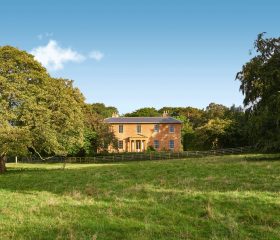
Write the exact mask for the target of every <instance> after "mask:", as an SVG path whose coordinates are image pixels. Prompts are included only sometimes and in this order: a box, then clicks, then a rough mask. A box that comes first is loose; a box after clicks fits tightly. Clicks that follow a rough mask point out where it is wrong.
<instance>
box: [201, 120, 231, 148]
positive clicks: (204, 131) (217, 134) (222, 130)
mask: <svg viewBox="0 0 280 240" xmlns="http://www.w3.org/2000/svg"><path fill="white" fill-rule="evenodd" d="M231 124H232V121H231V120H224V119H219V118H216V119H210V120H209V121H208V122H207V123H206V124H205V125H203V126H201V127H199V128H197V129H196V141H197V148H200V149H217V148H222V147H225V144H224V142H225V139H226V138H227V137H228V136H227V132H228V129H229V128H230V126H231Z"/></svg>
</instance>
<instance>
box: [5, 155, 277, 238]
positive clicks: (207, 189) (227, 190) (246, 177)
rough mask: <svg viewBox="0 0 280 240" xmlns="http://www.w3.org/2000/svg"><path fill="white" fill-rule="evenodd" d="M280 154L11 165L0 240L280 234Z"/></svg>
mask: <svg viewBox="0 0 280 240" xmlns="http://www.w3.org/2000/svg"><path fill="white" fill-rule="evenodd" d="M279 159H280V158H279V156H278V155H247V156H245V155H243V156H241V155H240V156H225V157H208V158H200V159H186V160H170V161H169V160H165V161H151V162H149V161H145V162H130V163H116V164H96V165H86V164H85V165H78V164H67V165H66V168H65V169H64V170H63V165H62V164H17V165H16V164H8V173H7V174H5V175H1V176H0V239H1V240H2V239H106V240H107V239H168V240H169V239H280V193H279V190H280V160H279Z"/></svg>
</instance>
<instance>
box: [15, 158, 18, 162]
mask: <svg viewBox="0 0 280 240" xmlns="http://www.w3.org/2000/svg"><path fill="white" fill-rule="evenodd" d="M15 161H16V164H17V163H18V161H17V156H16V158H15Z"/></svg>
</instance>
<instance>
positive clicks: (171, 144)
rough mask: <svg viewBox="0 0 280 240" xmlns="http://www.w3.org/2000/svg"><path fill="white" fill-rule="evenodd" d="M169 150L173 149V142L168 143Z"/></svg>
mask: <svg viewBox="0 0 280 240" xmlns="http://www.w3.org/2000/svg"><path fill="white" fill-rule="evenodd" d="M169 149H174V140H170V141H169Z"/></svg>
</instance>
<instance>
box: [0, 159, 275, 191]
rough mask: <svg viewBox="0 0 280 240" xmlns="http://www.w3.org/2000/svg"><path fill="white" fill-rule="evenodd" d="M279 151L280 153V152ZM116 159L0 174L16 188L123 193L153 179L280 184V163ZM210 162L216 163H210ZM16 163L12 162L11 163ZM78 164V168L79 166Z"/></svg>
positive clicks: (3, 184) (211, 187) (224, 187)
mask: <svg viewBox="0 0 280 240" xmlns="http://www.w3.org/2000/svg"><path fill="white" fill-rule="evenodd" d="M277 157H278V156H277ZM215 162H216V164H214V163H212V162H211V161H210V160H209V159H205V160H203V159H187V160H176V161H153V162H137V163H135V162H134V163H125V164H124V163H114V164H94V165H83V164H81V165H71V164H67V165H66V169H65V170H63V169H62V166H63V165H62V164H61V165H52V164H47V165H43V164H42V165H38V164H35V165H32V164H31V165H28V166H25V167H24V165H23V168H22V169H21V168H20V166H16V169H13V168H9V170H8V172H7V173H6V174H4V175H0V190H1V189H4V190H9V191H12V192H15V191H16V192H28V191H47V192H50V193H54V194H60V195H61V194H64V193H68V192H71V191H73V190H77V191H81V192H82V194H83V193H84V192H85V191H86V189H90V188H92V189H93V190H94V191H95V190H97V191H99V192H101V193H103V194H104V195H106V194H107V195H110V194H111V195H117V196H118V195H120V194H122V192H123V191H124V190H125V189H129V188H133V187H135V186H141V185H147V184H151V185H153V186H157V187H158V188H166V189H170V188H173V189H175V190H176V189H178V190H186V189H189V190H195V191H205V192H207V191H218V192H227V191H236V190H237V191H238V190H240V191H260V192H261V191H266V192H277V191H279V188H280V183H279V181H276V180H277V178H278V177H279V171H280V164H278V163H277V162H270V161H268V162H266V161H260V164H259V162H258V164H256V163H255V162H253V161H252V162H249V163H248V162H244V158H240V159H238V161H232V160H228V161H227V160H225V159H223V158H221V160H218V158H217V159H216V160H215ZM209 163H211V164H209ZM12 166H13V165H12ZM77 167H78V168H77Z"/></svg>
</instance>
